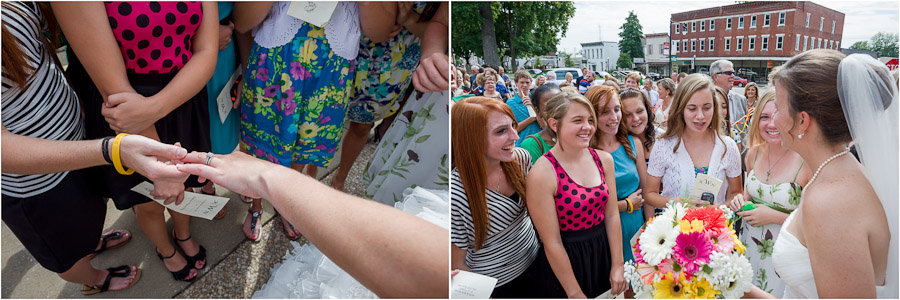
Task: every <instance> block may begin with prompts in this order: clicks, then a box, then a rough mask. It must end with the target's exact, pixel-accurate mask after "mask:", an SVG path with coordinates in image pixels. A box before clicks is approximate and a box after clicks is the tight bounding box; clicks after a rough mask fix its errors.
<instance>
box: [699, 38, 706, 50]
mask: <svg viewBox="0 0 900 300" xmlns="http://www.w3.org/2000/svg"><path fill="white" fill-rule="evenodd" d="M705 44H706V40H704V39H701V40H700V52H705V51H706V45H705Z"/></svg>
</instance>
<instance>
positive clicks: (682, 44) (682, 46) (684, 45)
mask: <svg viewBox="0 0 900 300" xmlns="http://www.w3.org/2000/svg"><path fill="white" fill-rule="evenodd" d="M687 42H688V41H687V40H683V41H681V48H682V49H684V52H688V47H687Z"/></svg>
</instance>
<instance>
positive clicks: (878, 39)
mask: <svg viewBox="0 0 900 300" xmlns="http://www.w3.org/2000/svg"><path fill="white" fill-rule="evenodd" d="M897 39H898V35H897V34H896V33H886V32H879V33H876V34H875V35H873V36H872V38H871V39H870V40H871V41H872V43H871V44H870V45H871V48H872V49H871V50H872V51H875V53H878V56H879V57H897Z"/></svg>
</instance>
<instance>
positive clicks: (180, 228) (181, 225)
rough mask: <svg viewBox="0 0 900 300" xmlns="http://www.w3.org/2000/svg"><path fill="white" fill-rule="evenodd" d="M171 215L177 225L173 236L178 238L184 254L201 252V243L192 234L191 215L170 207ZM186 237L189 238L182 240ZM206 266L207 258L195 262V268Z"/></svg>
mask: <svg viewBox="0 0 900 300" xmlns="http://www.w3.org/2000/svg"><path fill="white" fill-rule="evenodd" d="M169 215H170V216H172V223H173V224H174V227H175V228H173V230H172V231H173V232H174V233H175V236H173V238H174V239H175V240H176V241H175V242H176V243H178V246H179V247H181V251H183V252H184V255H186V256H196V255H197V254H198V253H200V244H199V243H197V240H195V239H193V236H191V216H188V215H185V214H182V213H179V212H176V211H174V210H171V209H169ZM185 239H187V241H180V240H185ZM205 266H206V258H203V259H201V260H198V261H196V262H194V268H197V270H200V269H203V267H205Z"/></svg>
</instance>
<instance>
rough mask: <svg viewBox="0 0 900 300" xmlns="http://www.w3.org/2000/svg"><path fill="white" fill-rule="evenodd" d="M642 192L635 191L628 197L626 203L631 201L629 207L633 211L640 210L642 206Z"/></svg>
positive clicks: (639, 190)
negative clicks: (632, 208)
mask: <svg viewBox="0 0 900 300" xmlns="http://www.w3.org/2000/svg"><path fill="white" fill-rule="evenodd" d="M643 192H644V191H643V190H641V189H637V191H634V193H631V195H628V201H631V206H632V207H634V210H638V209H641V207H642V206H643V205H644V194H643Z"/></svg>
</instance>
